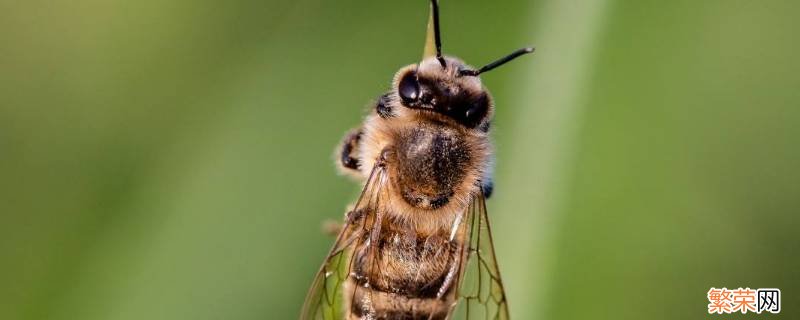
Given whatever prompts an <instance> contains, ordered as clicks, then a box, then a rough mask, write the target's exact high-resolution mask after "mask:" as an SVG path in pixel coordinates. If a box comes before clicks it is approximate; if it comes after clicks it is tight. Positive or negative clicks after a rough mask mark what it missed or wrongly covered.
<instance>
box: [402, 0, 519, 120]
mask: <svg viewBox="0 0 800 320" xmlns="http://www.w3.org/2000/svg"><path fill="white" fill-rule="evenodd" d="M425 42H426V45H425V54H424V55H423V57H424V58H423V60H422V62H420V63H419V64H414V65H410V66H407V67H405V68H403V69H400V71H398V72H397V74H395V77H394V85H393V90H394V93H396V96H397V97H399V99H398V100H399V102H400V104H402V106H403V107H406V108H410V109H416V110H419V112H420V113H421V114H426V113H429V112H433V113H436V114H440V115H443V116H445V117H447V118H449V119H451V120H453V121H455V122H456V123H458V124H461V125H463V126H465V127H467V128H475V127H477V126H479V125H482V124H488V121H489V120H490V118H491V114H492V108H493V107H492V103H491V98H490V97H489V93H488V92H487V91H486V89H485V88H484V87H483V85H482V84H481V80H480V78H479V77H478V76H479V75H480V74H481V73H484V72H487V71H489V70H492V69H494V68H497V67H499V66H501V65H503V64H505V63H507V62H509V61H511V60H514V59H516V58H517V57H519V56H521V55H524V54H526V53H531V52H533V48H522V49H519V50H516V51H514V52H512V53H511V54H509V55H507V56H505V57H502V58H500V59H497V60H496V61H494V62H492V63H489V64H487V65H485V66H483V67H481V68H480V69H473V68H471V67H469V66H467V65H465V64H464V62H462V61H461V60H458V59H456V58H453V57H446V56H443V55H442V40H441V33H440V32H439V3H438V1H437V0H431V15H430V20H429V22H428V36H427V39H426V41H425ZM481 128H488V127H485V126H481Z"/></svg>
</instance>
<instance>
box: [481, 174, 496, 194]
mask: <svg viewBox="0 0 800 320" xmlns="http://www.w3.org/2000/svg"><path fill="white" fill-rule="evenodd" d="M481 188H483V197H484V198H486V199H489V197H491V196H492V192H494V181H493V180H492V178H489V179H486V181H484V182H483V184H482V185H481Z"/></svg>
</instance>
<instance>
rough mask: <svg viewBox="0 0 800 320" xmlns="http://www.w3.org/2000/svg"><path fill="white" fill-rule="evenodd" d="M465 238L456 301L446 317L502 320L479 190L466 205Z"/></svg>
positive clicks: (502, 299) (501, 293) (503, 303)
mask: <svg viewBox="0 0 800 320" xmlns="http://www.w3.org/2000/svg"><path fill="white" fill-rule="evenodd" d="M466 213H467V215H466V217H467V220H466V224H465V227H466V228H467V230H466V231H467V232H466V235H465V236H466V237H467V239H468V241H467V242H465V243H468V245H466V246H464V248H463V251H462V257H463V258H462V261H463V263H462V266H461V272H460V275H459V278H460V279H459V286H458V290H457V295H458V301H457V304H456V306H455V308H454V310H453V311H452V312H451V314H450V317H449V319H462V320H475V319H481V320H485V319H494V320H506V319H508V318H509V315H508V302H507V300H506V294H505V290H504V289H503V281H502V279H501V278H500V270H499V268H498V267H497V259H496V257H495V252H494V244H493V243H492V230H491V228H490V227H489V219H488V216H487V213H486V198H485V197H484V196H483V192H482V191H481V192H480V193H479V194H478V195H476V196H475V197H473V199H472V202H471V203H470V205H469V207H468V208H467V212H466Z"/></svg>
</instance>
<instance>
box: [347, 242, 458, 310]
mask: <svg viewBox="0 0 800 320" xmlns="http://www.w3.org/2000/svg"><path fill="white" fill-rule="evenodd" d="M373 246H374V247H368V246H364V247H362V248H360V249H359V250H357V251H356V252H355V254H354V256H353V259H355V260H354V261H353V262H354V264H353V274H352V276H351V277H350V279H349V280H348V284H349V285H348V286H349V289H348V290H346V291H345V294H349V295H350V296H351V297H352V301H351V304H350V309H351V313H352V314H354V315H357V316H358V317H361V316H362V315H371V316H375V317H374V319H428V317H429V316H430V315H434V317H433V318H431V319H444V318H445V316H446V314H447V311H448V310H447V308H448V305H449V301H450V300H451V298H450V296H451V295H450V294H449V293H450V292H451V291H452V290H455V289H454V287H455V285H454V284H452V283H448V282H447V279H448V275H449V274H450V273H452V272H455V270H452V266H454V265H457V263H456V261H455V259H456V256H457V253H458V252H459V250H458V248H459V247H460V246H459V245H458V243H456V242H454V241H450V240H448V239H447V238H446V237H445V236H443V235H431V236H427V237H422V236H419V235H416V234H414V233H409V232H397V231H387V232H383V233H382V236H381V239H380V240H379V241H378V243H377V244H373ZM439 315H441V317H439ZM355 319H360V318H355ZM370 319H373V318H370Z"/></svg>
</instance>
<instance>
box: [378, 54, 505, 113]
mask: <svg viewBox="0 0 800 320" xmlns="http://www.w3.org/2000/svg"><path fill="white" fill-rule="evenodd" d="M444 59H445V61H447V67H444V68H443V67H442V66H441V65H440V63H439V61H438V60H437V59H436V58H429V59H426V60H423V61H422V62H421V63H419V64H414V65H410V66H408V67H405V68H403V69H401V70H400V71H399V72H398V73H397V74H396V75H395V81H394V86H393V89H394V92H395V93H396V94H397V97H399V99H398V100H399V102H400V104H401V105H402V106H403V107H406V108H409V109H415V110H418V111H419V112H420V113H422V114H426V113H433V114H439V115H442V116H445V117H447V118H449V119H451V120H453V121H455V122H456V123H458V124H461V125H463V126H465V127H467V128H475V127H476V126H478V125H480V124H481V123H483V122H485V121H488V120H489V119H490V116H491V114H492V112H491V111H492V103H491V98H490V96H489V93H488V92H487V91H486V89H485V88H484V87H483V85H482V84H481V81H480V78H478V77H471V76H462V75H461V74H460V71H461V70H469V69H467V67H466V66H465V65H464V63H463V62H461V61H459V60H457V59H455V58H450V57H446V58H444Z"/></svg>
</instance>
